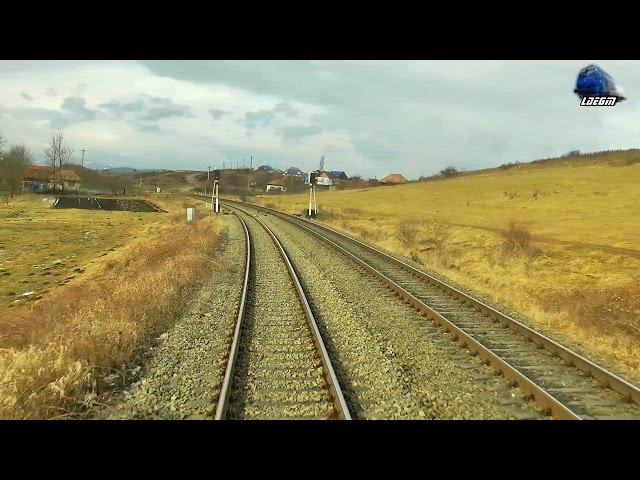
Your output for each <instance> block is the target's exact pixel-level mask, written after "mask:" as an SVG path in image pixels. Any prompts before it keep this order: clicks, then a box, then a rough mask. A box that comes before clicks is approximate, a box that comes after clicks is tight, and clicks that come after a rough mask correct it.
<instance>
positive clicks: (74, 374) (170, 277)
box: [0, 198, 220, 418]
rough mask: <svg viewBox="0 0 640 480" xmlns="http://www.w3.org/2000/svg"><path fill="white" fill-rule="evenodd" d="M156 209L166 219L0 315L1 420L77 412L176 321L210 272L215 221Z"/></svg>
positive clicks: (168, 202) (177, 209) (171, 206)
mask: <svg viewBox="0 0 640 480" xmlns="http://www.w3.org/2000/svg"><path fill="white" fill-rule="evenodd" d="M161 205H162V206H163V207H164V208H165V209H168V210H169V211H171V212H172V213H171V214H169V215H165V214H162V215H163V216H162V217H161V218H158V219H157V221H156V222H154V223H150V224H148V225H145V226H144V227H141V228H139V232H138V236H137V238H134V239H130V241H129V242H128V243H126V244H125V245H123V246H122V247H121V248H119V249H117V250H115V249H114V250H113V251H110V252H108V253H107V254H106V255H105V256H104V257H101V258H100V260H99V261H97V262H95V263H94V264H92V265H91V266H88V267H87V271H86V273H85V274H84V275H83V276H81V277H79V278H77V279H75V280H74V281H73V282H70V283H68V284H65V285H62V286H60V287H57V288H55V289H52V290H51V291H50V292H47V293H45V294H44V295H43V296H42V298H41V299H40V300H38V301H36V302H33V303H31V304H28V305H22V306H19V307H14V308H12V309H6V310H4V311H2V312H0V353H1V355H0V418H56V417H65V416H74V415H77V414H80V413H81V412H82V411H83V409H84V407H86V406H88V405H90V404H91V402H93V401H94V400H95V399H96V395H98V394H100V393H101V391H102V389H103V388H104V387H105V385H104V383H103V381H102V379H103V378H104V377H105V376H106V375H108V374H111V373H113V372H118V371H120V370H122V369H123V367H124V365H125V364H126V363H128V362H132V361H134V360H136V359H137V358H138V357H139V356H140V355H142V352H143V350H144V347H145V346H146V345H147V344H148V342H149V341H150V340H151V339H152V338H153V337H154V336H155V335H157V334H158V333H159V332H161V331H163V330H165V329H166V328H167V327H168V326H169V325H170V324H171V323H172V322H174V321H175V320H176V319H177V318H178V316H179V313H180V312H181V311H182V309H183V308H184V305H185V303H186V302H187V301H188V298H189V296H190V293H191V292H192V291H193V289H194V288H196V287H197V285H198V283H199V282H198V279H199V278H200V277H201V276H202V275H210V274H211V270H212V269H213V268H215V260H213V256H212V255H211V253H212V249H213V247H214V245H215V244H216V242H217V238H218V234H219V230H220V221H219V219H218V218H217V217H207V216H206V215H205V212H204V211H201V212H200V216H201V218H200V220H198V221H196V222H192V223H187V222H186V219H185V218H184V217H185V215H184V209H183V205H184V204H183V201H182V200H177V199H170V198H165V199H164V200H163V201H162V202H161ZM118 213H119V212H118ZM122 213H123V214H126V215H138V214H134V213H126V212H122ZM98 214H100V215H109V214H108V213H106V212H98V213H96V214H95V215H98ZM76 220H77V219H76ZM70 223H72V222H71V221H70ZM83 228H87V227H86V226H83Z"/></svg>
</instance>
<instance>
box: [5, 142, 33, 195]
mask: <svg viewBox="0 0 640 480" xmlns="http://www.w3.org/2000/svg"><path fill="white" fill-rule="evenodd" d="M31 161H32V157H31V152H30V151H29V149H28V148H27V147H26V146H25V145H24V144H23V145H14V146H12V147H11V150H9V153H7V154H6V155H5V157H4V158H3V159H2V160H0V166H1V168H0V169H1V170H2V176H3V177H4V178H5V180H6V181H7V183H8V184H9V187H10V188H11V198H13V194H14V193H17V192H18V191H19V187H20V185H21V184H22V180H23V179H24V172H25V170H26V168H27V165H30V164H31Z"/></svg>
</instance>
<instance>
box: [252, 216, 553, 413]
mask: <svg viewBox="0 0 640 480" xmlns="http://www.w3.org/2000/svg"><path fill="white" fill-rule="evenodd" d="M262 218H264V221H265V222H266V223H267V224H268V225H269V226H271V227H272V228H273V229H274V232H275V233H276V235H277V236H278V238H279V239H280V241H281V242H282V244H283V246H284V248H285V249H286V250H287V253H288V254H289V255H290V257H291V260H292V262H293V264H294V267H295V268H296V271H297V272H298V273H299V275H300V276H301V282H302V284H303V287H304V288H305V291H306V292H307V294H308V295H309V297H310V303H311V304H312V309H313V310H314V313H315V314H316V318H317V320H318V323H319V324H320V326H321V330H322V333H323V336H324V338H325V342H326V344H327V346H328V348H329V352H330V355H331V356H332V359H333V362H334V368H335V369H336V374H337V375H338V378H339V380H340V382H341V385H342V387H343V390H344V391H345V397H346V398H347V401H348V403H349V406H350V408H351V410H352V412H351V413H352V414H353V415H354V417H356V418H373V419H376V418H381V419H420V418H423V419H434V418H441V419H454V418H455V419H515V418H544V417H543V415H541V414H540V412H539V411H538V410H537V408H536V407H535V406H534V405H533V403H532V402H530V401H527V400H525V399H524V398H523V396H522V394H521V392H520V391H519V389H517V388H511V386H510V384H509V382H508V381H507V380H506V379H504V378H503V377H501V376H498V375H495V374H494V372H493V370H492V369H491V368H489V367H487V366H485V365H483V364H481V363H480V362H479V361H478V360H477V359H476V358H475V357H472V356H471V355H470V354H469V353H468V351H466V350H465V349H463V348H461V347H460V346H459V345H458V344H456V343H453V342H451V341H450V339H449V336H448V335H447V334H445V333H443V332H442V330H440V328H439V327H437V326H435V325H434V324H433V322H431V321H430V320H428V319H425V318H423V317H422V316H421V315H420V314H419V313H418V312H417V311H416V310H415V309H413V308H412V307H409V306H408V305H406V304H405V303H403V302H401V301H400V300H399V299H398V298H397V297H395V296H394V295H393V294H392V293H391V292H390V291H389V290H388V289H387V288H386V287H384V286H383V285H382V283H381V282H379V281H378V280H374V279H373V277H371V276H370V275H368V274H366V273H365V272H364V271H362V270H360V269H357V268H356V267H355V265H354V264H353V263H352V262H351V261H349V260H347V259H346V257H344V256H343V255H341V254H339V253H337V252H336V251H334V250H333V249H331V248H329V247H328V246H327V245H326V244H325V243H323V242H320V241H319V240H317V239H316V237H315V236H313V235H311V234H309V233H307V232H304V231H302V230H301V229H299V228H298V227H295V226H293V225H291V224H290V223H288V222H286V221H284V220H281V219H278V218H276V217H275V216H273V215H268V216H266V217H262Z"/></svg>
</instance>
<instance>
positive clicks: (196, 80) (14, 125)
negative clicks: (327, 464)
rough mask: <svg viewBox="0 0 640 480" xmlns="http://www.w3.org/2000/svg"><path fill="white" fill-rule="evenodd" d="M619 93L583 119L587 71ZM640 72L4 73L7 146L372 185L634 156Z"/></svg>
mask: <svg viewBox="0 0 640 480" xmlns="http://www.w3.org/2000/svg"><path fill="white" fill-rule="evenodd" d="M589 63H596V64H597V65H599V66H601V67H602V68H604V69H605V70H606V71H607V72H608V73H609V74H610V75H612V76H613V77H614V78H615V79H616V80H617V81H618V82H619V83H620V84H621V85H622V87H623V88H624V89H625V93H626V94H627V97H628V100H626V101H624V102H622V103H620V104H619V105H617V106H615V107H595V108H594V107H591V108H588V107H581V106H580V105H579V103H580V100H579V98H578V97H577V96H576V95H575V94H574V93H573V89H574V88H575V80H576V76H577V73H578V70H579V69H580V68H581V67H583V66H585V65H587V64H589ZM639 106H640V62H638V61H607V60H581V61H404V60H403V61H344V60H341V61H164V60H156V61H0V133H2V134H3V135H4V137H5V138H6V139H7V140H8V142H9V144H12V143H25V144H26V145H27V146H28V147H29V148H30V149H31V151H32V152H33V153H34V156H35V158H36V159H37V160H38V161H39V162H41V163H42V162H43V161H44V156H43V154H42V149H43V147H44V146H45V145H46V143H47V141H48V139H49V138H50V137H51V135H52V134H53V133H55V132H58V131H61V132H63V133H64V136H65V138H66V139H67V140H68V142H69V143H70V145H71V146H72V147H73V148H74V150H75V153H74V157H75V158H76V159H77V160H78V162H79V159H80V157H81V153H80V150H81V149H83V148H84V149H86V153H85V165H87V166H90V167H92V166H100V167H102V166H107V165H115V166H130V167H134V168H174V169H200V170H206V169H207V166H208V165H211V166H212V167H222V164H223V162H224V163H225V164H226V166H227V167H228V166H229V165H233V166H235V165H236V163H239V164H240V165H242V161H243V159H244V160H245V165H246V166H249V158H250V156H253V166H254V167H256V166H259V165H262V164H270V165H272V166H273V167H280V168H286V167H289V166H297V167H300V168H302V169H303V170H305V171H308V170H309V169H315V168H317V167H318V164H319V161H320V157H321V156H322V155H324V156H325V166H326V168H327V169H330V170H344V171H346V173H347V174H348V175H354V174H360V175H362V176H364V177H365V178H368V177H378V178H380V177H382V176H385V175H387V174H388V173H392V172H394V173H402V174H403V175H405V176H406V177H408V178H417V177H419V176H420V175H430V174H433V173H436V172H438V171H439V170H441V169H442V168H444V167H446V166H449V165H453V166H456V167H458V168H464V169H476V168H482V167H492V166H497V165H500V164H502V163H506V162H513V161H528V160H534V159H537V158H543V157H550V156H556V155H561V154H563V153H566V152H568V151H570V150H576V149H578V150H582V151H595V150H604V149H619V148H635V147H638V146H640V109H639V108H638V107H639Z"/></svg>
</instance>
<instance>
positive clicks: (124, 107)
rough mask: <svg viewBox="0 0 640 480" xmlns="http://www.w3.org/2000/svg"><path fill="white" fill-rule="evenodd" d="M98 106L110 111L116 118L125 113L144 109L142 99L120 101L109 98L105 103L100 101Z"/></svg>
mask: <svg viewBox="0 0 640 480" xmlns="http://www.w3.org/2000/svg"><path fill="white" fill-rule="evenodd" d="M98 108H102V109H104V110H107V111H109V112H111V113H112V114H113V115H115V116H116V117H118V118H122V116H123V115H124V114H125V113H130V112H139V111H142V110H143V109H144V102H143V101H142V100H136V101H134V102H124V103H122V102H120V101H118V100H115V99H113V100H109V101H108V102H106V103H101V104H99V105H98Z"/></svg>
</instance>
